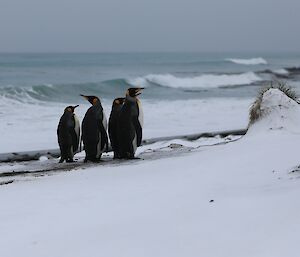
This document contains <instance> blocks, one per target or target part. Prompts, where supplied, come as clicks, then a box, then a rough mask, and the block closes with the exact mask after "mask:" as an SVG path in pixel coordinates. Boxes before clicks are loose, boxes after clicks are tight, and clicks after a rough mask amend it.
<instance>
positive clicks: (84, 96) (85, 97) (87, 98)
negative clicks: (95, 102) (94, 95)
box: [80, 94, 89, 100]
mask: <svg viewBox="0 0 300 257" xmlns="http://www.w3.org/2000/svg"><path fill="white" fill-rule="evenodd" d="M80 96H82V97H83V98H84V99H85V100H89V97H88V96H86V95H82V94H80Z"/></svg>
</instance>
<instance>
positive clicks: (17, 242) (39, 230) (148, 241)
mask: <svg viewBox="0 0 300 257" xmlns="http://www.w3.org/2000/svg"><path fill="white" fill-rule="evenodd" d="M278 101H279V102H278ZM276 103H277V104H276ZM278 103H280V105H281V104H282V106H283V107H282V108H281V107H280V106H279V105H278ZM262 108H264V110H267V112H266V113H265V115H264V116H263V118H262V119H260V120H259V121H258V122H256V123H255V124H254V125H252V126H251V127H250V130H249V132H248V133H247V134H246V135H245V136H244V137H242V138H240V139H238V140H236V141H233V140H232V141H229V142H228V143H226V144H217V145H215V144H214V142H215V143H218V142H220V141H219V140H217V139H213V140H212V141H211V142H210V143H211V145H210V146H203V142H201V140H200V141H198V142H197V141H196V142H194V143H193V144H189V145H188V144H187V143H186V142H184V141H183V140H181V141H176V142H175V143H177V144H183V145H185V144H186V146H187V147H193V148H192V150H191V151H187V152H186V153H183V154H180V155H179V156H177V157H176V156H174V155H170V156H171V157H170V156H169V157H165V158H158V159H153V160H146V159H145V160H139V161H130V162H125V163H124V164H119V165H111V166H110V165H103V164H99V165H96V166H94V167H93V166H91V167H88V168H85V169H77V170H73V171H71V172H64V173H59V174H58V175H55V176H44V177H40V178H36V177H34V176H32V177H26V179H20V180H16V181H15V182H14V183H12V184H9V185H5V186H0V202H1V211H0V238H1V240H0V256H5V257H10V256H11V257H18V256H30V257H35V256H37V257H40V256H43V257H47V256H49V257H50V256H51V257H55V256H57V257H60V256H64V257H69V256H70V257H86V256H105V257H119V256H122V257H135V256H136V257H148V256H149V257H153V256H156V257H165V256H172V257H177V256H178V257H182V256H189V257H193V256H195V257H196V256H205V257H233V256H243V257H248V256H249V257H250V256H251V257H253V256H257V257H268V256H270V257H282V256H298V252H299V250H300V249H299V246H298V245H299V244H298V234H299V230H300V222H299V206H300V198H299V193H300V180H299V178H300V174H299V173H298V172H290V171H291V170H293V169H294V167H295V166H297V165H299V153H298V148H299V147H298V142H299V141H300V133H299V132H300V126H299V127H298V128H297V127H296V118H298V120H299V119H300V116H299V110H298V109H299V107H298V105H296V104H295V103H294V102H293V101H290V99H289V98H287V97H285V96H284V95H283V94H282V93H281V92H280V91H278V90H275V89H274V90H269V91H267V93H265V95H264V98H263V101H262ZM282 115H283V116H284V117H285V118H284V119H282V118H281V116H282ZM273 121H274V122H273ZM280 121H283V123H282V126H278V125H279V123H278V122H280ZM271 128H272V129H271ZM169 143H170V142H168V143H167V142H165V143H162V144H161V145H155V146H152V148H156V149H157V150H156V151H159V149H160V147H166V145H167V144H169ZM199 146H200V147H199ZM139 150H140V151H141V152H142V151H143V150H146V149H139ZM158 154H160V153H159V152H158ZM211 200H213V201H211Z"/></svg>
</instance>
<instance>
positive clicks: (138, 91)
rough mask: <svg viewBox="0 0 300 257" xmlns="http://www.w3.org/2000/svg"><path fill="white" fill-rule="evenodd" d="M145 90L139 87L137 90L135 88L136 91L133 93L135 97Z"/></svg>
mask: <svg viewBox="0 0 300 257" xmlns="http://www.w3.org/2000/svg"><path fill="white" fill-rule="evenodd" d="M144 89H145V88H144V87H139V88H137V89H136V91H135V96H139V95H140V94H141V93H142V92H141V91H142V90H144Z"/></svg>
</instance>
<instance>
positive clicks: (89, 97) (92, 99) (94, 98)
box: [81, 95, 100, 105]
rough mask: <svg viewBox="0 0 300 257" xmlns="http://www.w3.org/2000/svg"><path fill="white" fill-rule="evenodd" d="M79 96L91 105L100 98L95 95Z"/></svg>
mask: <svg viewBox="0 0 300 257" xmlns="http://www.w3.org/2000/svg"><path fill="white" fill-rule="evenodd" d="M81 96H82V97H83V98H85V99H86V100H88V101H89V102H90V103H91V104H92V105H95V104H97V103H98V102H100V100H99V98H98V97H97V96H93V95H81Z"/></svg>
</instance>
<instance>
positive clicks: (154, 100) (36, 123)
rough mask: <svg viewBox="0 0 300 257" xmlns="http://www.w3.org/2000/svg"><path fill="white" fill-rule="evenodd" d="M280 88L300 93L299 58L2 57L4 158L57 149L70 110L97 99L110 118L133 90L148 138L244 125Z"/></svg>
mask: <svg viewBox="0 0 300 257" xmlns="http://www.w3.org/2000/svg"><path fill="white" fill-rule="evenodd" d="M277 81H278V82H283V83H286V84H287V85H290V86H291V87H292V88H293V89H294V90H295V91H296V92H300V83H299V81H300V54H270V53H269V54H263V53H259V54H253V53H252V54H250V53H248V54H245V53H239V54H238V53H234V54H233V53H222V54H221V53H219V54H211V53H205V54H203V53H88V54H84V53H82V54H81V53H78V54H71V53H68V54H0V98H1V100H0V119H1V125H0V134H1V135H0V140H1V141H2V144H1V146H0V152H11V151H21V150H37V149H48V148H56V147H57V141H56V126H57V123H58V120H59V118H60V116H61V114H62V112H63V109H64V107H65V106H67V105H70V104H74V105H75V104H80V107H79V108H78V115H79V117H80V118H81V119H82V118H83V116H84V113H85V111H86V110H87V108H88V107H89V103H87V102H86V101H85V100H84V99H83V98H81V97H80V96H79V94H87V95H97V96H98V97H99V98H100V99H101V101H102V102H103V106H104V109H105V112H106V116H109V113H110V107H111V103H112V101H113V99H114V98H116V97H121V96H124V94H125V91H126V89H127V88H128V87H135V86H139V87H145V90H144V92H143V94H142V95H141V101H142V103H143V107H144V116H145V128H144V138H145V137H148V138H149V137H156V136H165V135H176V134H188V133H197V132H203V131H207V130H221V129H236V128H242V127H245V126H247V121H248V109H249V106H250V105H251V102H253V100H254V98H255V96H256V95H257V93H258V91H259V90H260V89H261V88H262V87H264V86H268V85H270V83H271V82H277Z"/></svg>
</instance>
